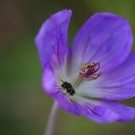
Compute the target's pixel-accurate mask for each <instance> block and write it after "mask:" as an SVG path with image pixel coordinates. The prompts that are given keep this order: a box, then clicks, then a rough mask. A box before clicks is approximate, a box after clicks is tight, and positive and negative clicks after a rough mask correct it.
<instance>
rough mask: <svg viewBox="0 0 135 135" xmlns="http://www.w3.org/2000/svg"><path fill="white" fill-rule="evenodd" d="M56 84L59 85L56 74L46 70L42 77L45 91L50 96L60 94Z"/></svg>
mask: <svg viewBox="0 0 135 135" xmlns="http://www.w3.org/2000/svg"><path fill="white" fill-rule="evenodd" d="M56 84H57V78H56V76H55V74H54V72H53V71H52V70H50V69H48V68H46V69H45V70H44V73H43V76H42V87H43V89H44V90H45V91H46V93H47V94H48V95H50V96H53V95H55V94H56V93H57V92H58V89H57V85H56Z"/></svg>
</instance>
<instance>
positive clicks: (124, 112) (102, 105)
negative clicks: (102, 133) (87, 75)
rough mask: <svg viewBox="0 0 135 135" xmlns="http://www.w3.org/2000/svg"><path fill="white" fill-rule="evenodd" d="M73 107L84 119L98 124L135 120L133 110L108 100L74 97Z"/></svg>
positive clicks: (134, 109)
mask: <svg viewBox="0 0 135 135" xmlns="http://www.w3.org/2000/svg"><path fill="white" fill-rule="evenodd" d="M76 98H77V99H76V100H77V101H78V102H76V104H75V106H76V108H77V110H78V111H79V112H80V113H81V114H82V115H83V116H85V117H87V118H89V119H91V120H93V121H95V122H99V123H110V122H128V121H131V120H133V119H135V108H133V107H128V106H125V105H123V104H121V103H118V102H113V101H109V100H99V101H98V100H91V99H85V98H82V97H76Z"/></svg>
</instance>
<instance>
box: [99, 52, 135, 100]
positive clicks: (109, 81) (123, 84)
mask: <svg viewBox="0 0 135 135" xmlns="http://www.w3.org/2000/svg"><path fill="white" fill-rule="evenodd" d="M134 69H135V52H132V53H131V54H130V55H129V57H128V58H127V60H126V61H125V62H124V63H122V64H121V65H120V66H119V67H118V68H116V69H115V70H114V71H112V72H110V73H109V74H106V75H105V76H103V78H102V79H101V81H100V82H99V84H98V86H99V91H100V92H102V95H103V96H102V98H105V99H112V100H113V99H115V100H121V99H127V98H132V97H134V96H135V70H134Z"/></svg>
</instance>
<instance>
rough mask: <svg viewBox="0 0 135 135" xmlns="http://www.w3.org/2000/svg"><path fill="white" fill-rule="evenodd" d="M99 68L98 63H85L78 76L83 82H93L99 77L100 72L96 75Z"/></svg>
mask: <svg viewBox="0 0 135 135" xmlns="http://www.w3.org/2000/svg"><path fill="white" fill-rule="evenodd" d="M99 68H100V63H85V64H82V65H81V68H80V72H79V73H80V76H81V78H83V80H95V79H97V78H98V77H99V76H101V72H99V73H96V72H97V71H98V70H99Z"/></svg>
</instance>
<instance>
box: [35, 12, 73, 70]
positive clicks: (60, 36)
mask: <svg viewBox="0 0 135 135" xmlns="http://www.w3.org/2000/svg"><path fill="white" fill-rule="evenodd" d="M71 14H72V11H71V10H63V11H60V12H57V13H56V14H54V15H52V16H51V17H50V19H48V20H47V21H45V23H44V24H43V25H42V27H41V28H40V30H39V33H38V34H37V36H36V39H35V42H36V45H37V48H38V52H39V56H40V62H41V65H42V68H43V69H44V68H45V66H49V64H50V63H49V57H50V55H51V54H53V53H54V54H55V56H56V58H57V59H58V61H59V63H60V64H61V63H62V62H63V61H64V59H65V57H66V54H67V52H68V41H67V39H68V37H67V31H68V24H69V21H70V17H71Z"/></svg>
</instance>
